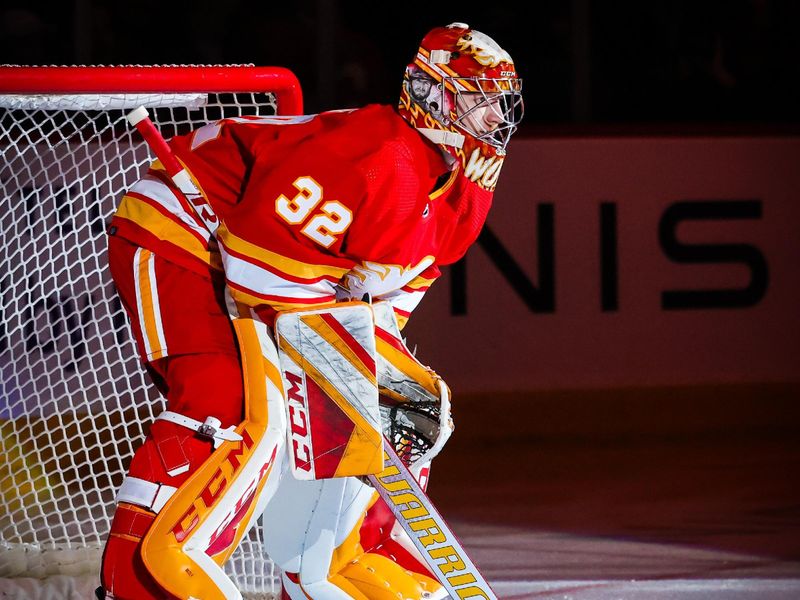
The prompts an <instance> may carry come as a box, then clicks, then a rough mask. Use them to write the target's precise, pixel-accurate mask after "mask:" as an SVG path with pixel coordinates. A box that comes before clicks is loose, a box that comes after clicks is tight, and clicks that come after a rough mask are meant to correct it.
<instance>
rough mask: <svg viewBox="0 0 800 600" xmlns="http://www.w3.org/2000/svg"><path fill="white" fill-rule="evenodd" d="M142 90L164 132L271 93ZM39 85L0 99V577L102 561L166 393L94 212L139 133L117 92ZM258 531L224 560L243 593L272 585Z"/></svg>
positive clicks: (133, 175)
mask: <svg viewBox="0 0 800 600" xmlns="http://www.w3.org/2000/svg"><path fill="white" fill-rule="evenodd" d="M149 96H150V98H149V100H148V101H147V102H146V103H147V104H148V105H149V106H150V107H155V106H158V107H160V108H155V109H151V110H150V113H151V115H152V116H153V120H154V121H155V122H156V124H157V126H158V127H159V129H160V130H161V132H162V134H163V135H164V137H166V138H169V137H171V136H173V135H175V134H176V133H182V132H185V131H188V130H189V129H191V128H193V127H196V126H197V125H199V124H202V123H205V122H208V121H212V120H216V119H219V118H222V117H223V116H224V117H230V116H240V115H251V114H258V115H264V114H275V112H276V105H275V101H274V98H273V97H272V96H271V95H268V94H254V93H246V94H245V93H237V94H211V95H208V96H206V95H202V97H201V98H200V101H198V97H197V95H194V96H184V97H182V98H181V99H179V100H176V96H175V95H171V96H169V97H168V98H166V102H164V101H163V100H165V99H164V98H162V99H161V100H159V101H156V100H155V99H154V98H153V97H152V96H153V95H149ZM43 98H44V97H42V96H36V97H34V101H33V102H32V103H27V104H26V103H24V102H20V97H15V98H14V103H13V104H6V106H12V107H13V108H6V109H0V115H1V117H0V154H2V162H1V163H0V165H1V166H0V190H2V191H1V193H0V203H2V206H1V207H0V232H2V239H0V398H2V402H0V577H17V576H23V575H24V576H26V577H46V576H50V575H55V574H59V575H73V576H86V575H90V574H98V573H99V563H100V552H101V548H102V543H103V541H104V540H105V537H106V535H107V532H108V530H109V527H110V517H111V514H112V510H113V501H114V496H115V493H116V490H117V488H118V487H119V485H120V483H121V482H122V478H123V476H124V474H125V472H126V468H127V465H128V464H129V461H130V458H131V456H132V454H133V450H134V448H135V447H137V446H138V445H139V444H140V443H141V441H142V440H143V437H144V430H145V428H146V426H147V425H148V424H149V423H150V422H151V421H152V419H153V417H154V416H155V415H156V414H158V413H159V412H160V411H162V410H163V407H164V406H163V400H162V399H161V398H160V397H159V396H158V394H157V392H156V391H155V390H154V388H153V387H152V386H151V385H149V383H148V380H147V377H146V375H145V373H144V371H143V370H142V368H141V366H140V364H139V362H138V360H137V359H136V350H135V348H134V346H133V343H132V341H131V340H132V338H131V335H130V332H129V330H128V324H127V320H126V317H125V314H124V312H123V309H122V307H121V305H120V303H119V300H118V299H117V297H116V295H115V293H114V291H113V286H112V284H111V281H110V277H109V274H108V270H107V268H106V235H105V228H106V224H107V221H108V219H109V217H110V216H111V214H112V213H113V211H114V209H115V207H116V204H117V202H118V200H119V199H120V197H121V194H122V192H123V191H124V190H125V189H126V188H127V187H128V186H130V185H131V184H132V183H133V182H134V181H136V180H137V179H138V178H139V177H140V176H141V174H143V172H144V169H145V168H146V166H147V165H148V164H149V162H150V161H151V160H152V159H151V157H150V155H149V153H148V148H147V147H146V145H145V144H144V142H143V141H141V139H140V138H139V136H138V134H137V133H136V132H135V130H133V129H132V128H130V127H128V126H127V124H126V123H125V121H124V114H125V112H126V111H125V110H120V109H121V108H123V107H126V106H128V104H126V102H127V100H125V101H123V102H122V103H119V102H117V100H119V95H117V96H115V97H113V98H110V97H99V96H97V95H95V96H92V97H88V96H87V97H80V96H60V97H58V98H55V97H54V96H48V97H47V98H45V99H43ZM112 100H113V103H112ZM129 100H130V101H131V102H133V103H134V104H133V105H134V106H135V105H137V103H138V104H141V103H142V102H141V98H133V99H130V98H129ZM86 101H89V102H91V103H90V104H88V105H87V104H85V102H86ZM75 102H78V104H82V106H80V107H78V106H77V105H75ZM70 103H72V104H73V106H72V108H67V107H68V105H69V104H70ZM187 103H188V106H190V107H191V108H186V105H187ZM165 104H166V105H168V106H169V107H165ZM87 106H88V107H90V108H87ZM259 532H260V528H259V527H254V528H253V529H252V531H251V533H250V535H249V538H247V539H245V540H244V542H243V543H242V545H241V546H240V548H239V549H238V550H237V551H236V553H235V554H234V556H233V557H232V558H231V560H230V561H229V563H228V565H227V566H226V569H227V571H228V572H229V574H231V576H232V578H233V579H234V581H235V582H236V583H237V584H238V585H239V587H240V589H241V590H242V592H244V593H245V595H246V596H247V597H262V596H264V595H269V594H271V593H274V592H275V590H276V589H277V588H276V581H275V574H274V572H273V566H272V564H271V563H270V562H269V561H268V559H267V558H266V557H265V556H264V555H263V550H262V545H261V540H260V539H259V538H260V533H259Z"/></svg>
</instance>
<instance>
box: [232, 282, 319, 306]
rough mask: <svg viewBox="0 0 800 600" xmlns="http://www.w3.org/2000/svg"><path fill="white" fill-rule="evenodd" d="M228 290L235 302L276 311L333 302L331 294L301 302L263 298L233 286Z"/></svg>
mask: <svg viewBox="0 0 800 600" xmlns="http://www.w3.org/2000/svg"><path fill="white" fill-rule="evenodd" d="M228 290H229V291H230V294H231V297H232V298H233V299H234V300H236V301H237V302H241V303H242V304H244V305H246V306H264V305H268V306H269V307H270V308H273V309H274V310H276V311H284V310H297V309H298V308H320V307H322V306H325V305H326V304H331V305H333V304H335V300H334V298H333V296H331V297H330V300H327V299H321V300H320V302H303V301H302V300H300V299H298V300H297V301H296V302H295V301H291V300H289V299H288V298H287V299H286V301H281V300H277V299H273V298H269V299H265V298H261V297H260V296H255V295H253V294H248V293H247V292H245V291H243V290H240V289H238V288H234V287H229V288H228Z"/></svg>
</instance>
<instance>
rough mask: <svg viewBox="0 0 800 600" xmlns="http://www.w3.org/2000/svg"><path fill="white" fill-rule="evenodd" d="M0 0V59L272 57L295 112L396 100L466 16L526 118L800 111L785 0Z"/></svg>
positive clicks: (736, 123) (798, 6)
mask: <svg viewBox="0 0 800 600" xmlns="http://www.w3.org/2000/svg"><path fill="white" fill-rule="evenodd" d="M0 15H1V16H0V62H2V63H10V64H168V63H204V64H217V63H254V64H256V65H281V66H286V67H288V68H290V69H292V70H293V71H294V72H295V73H296V74H297V76H298V77H299V79H300V82H301V84H302V86H303V89H304V92H305V101H306V112H317V111H320V110H325V109H330V108H343V107H349V106H356V105H360V104H364V103H367V102H392V103H393V102H394V100H395V98H396V96H397V93H398V88H399V83H400V79H401V77H402V71H403V68H404V66H405V64H406V63H407V62H408V61H409V60H410V59H411V57H412V56H413V54H414V52H415V50H416V47H417V45H418V43H419V40H420V39H421V38H422V36H423V35H424V33H425V32H426V31H427V30H429V29H430V28H431V27H433V26H438V25H445V24H448V23H450V22H453V21H464V22H467V23H469V24H470V25H471V26H472V27H474V28H475V29H478V30H480V31H483V32H484V33H487V34H489V35H490V36H492V37H494V38H495V39H496V40H497V41H498V42H499V43H500V44H501V45H502V46H503V47H504V48H505V49H506V50H508V51H509V52H510V53H511V55H512V56H513V57H514V59H515V62H516V64H517V68H518V70H519V72H520V74H521V76H522V77H523V78H524V80H525V88H524V90H525V101H526V127H527V128H528V129H529V130H530V129H534V130H536V129H537V128H538V130H541V129H546V128H548V127H551V126H556V127H557V128H558V129H559V130H560V131H564V130H565V129H566V130H568V129H570V128H577V129H580V130H583V129H587V128H588V129H592V128H599V129H604V130H609V128H610V130H613V129H614V128H622V129H624V128H626V127H629V126H631V125H633V126H635V127H639V128H641V127H643V126H644V127H645V128H647V127H650V128H655V129H658V130H662V131H663V130H665V129H666V130H669V129H671V128H674V127H677V126H679V125H680V126H681V127H683V128H685V127H687V126H688V127H692V126H697V125H702V126H705V127H712V128H717V129H725V128H728V129H730V128H733V129H735V130H742V129H751V128H753V127H755V128H756V129H763V128H767V129H770V130H773V131H774V130H786V131H792V132H795V133H796V132H797V131H798V129H799V128H798V124H800V118H798V115H800V110H799V109H798V107H799V106H800V35H798V34H799V33H800V2H797V1H795V0H647V1H641V0H639V1H631V0H623V1H614V2H608V1H605V2H604V1H600V0H594V1H592V0H549V1H531V2H519V3H517V2H507V1H506V2H486V1H485V2H481V3H478V2H458V3H448V2H425V3H414V4H405V3H404V4H403V5H402V6H401V4H400V3H385V2H362V1H344V0H340V1H336V0H303V1H299V2H283V3H276V2H268V1H264V0H262V1H258V2H256V1H251V0H194V1H192V2H165V1H164V0H160V1H155V0H139V1H138V2H135V3H134V2H101V1H100V0H67V1H65V0H33V1H28V2H19V1H18V0H9V1H7V2H5V3H4V8H3V9H2V10H1V11H0Z"/></svg>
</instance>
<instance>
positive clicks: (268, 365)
mask: <svg viewBox="0 0 800 600" xmlns="http://www.w3.org/2000/svg"><path fill="white" fill-rule="evenodd" d="M235 327H236V329H237V332H238V336H239V339H240V344H241V355H242V366H240V365H239V363H238V359H235V360H236V363H235V373H236V380H237V382H238V383H236V384H234V385H231V386H230V389H231V390H233V393H234V395H236V390H238V396H239V397H238V398H237V399H236V402H235V403H231V404H232V406H235V408H232V407H231V404H229V403H226V402H219V400H218V401H217V402H214V401H213V398H209V397H208V396H205V395H202V394H201V395H200V396H199V398H200V401H198V402H194V401H192V399H191V396H192V395H193V394H194V393H199V391H198V390H196V389H193V388H194V387H195V384H194V383H193V382H190V381H186V377H187V374H186V373H180V375H181V377H180V381H181V384H183V385H180V384H179V385H178V386H174V387H173V388H172V389H177V390H178V392H179V393H178V392H176V398H177V399H178V400H179V401H173V398H172V397H170V401H169V408H170V409H171V410H170V412H169V413H167V414H166V415H165V416H166V418H160V419H158V420H156V422H155V423H154V424H153V426H152V427H151V431H150V434H149V436H148V440H147V442H146V443H145V444H144V445H143V446H142V447H141V448H140V449H139V451H138V452H137V454H136V456H135V459H134V461H133V462H132V466H131V477H129V479H128V480H126V482H125V483H124V484H123V486H122V488H121V489H120V497H119V500H120V504H119V506H118V509H117V515H116V516H115V519H114V525H113V526H112V532H111V535H110V537H109V541H108V543H107V545H106V550H105V553H104V560H103V577H102V578H103V586H104V588H105V589H106V590H107V591H108V592H110V593H111V594H112V595H113V597H114V598H117V599H122V600H127V599H131V600H133V599H136V600H144V599H151V598H152V599H159V600H160V599H162V598H175V597H177V598H190V597H194V598H204V599H205V598H208V599H223V598H226V599H230V598H240V597H241V596H240V594H239V592H238V590H236V588H235V586H234V585H233V583H232V582H231V581H230V580H229V579H228V578H227V576H226V575H225V574H224V572H223V571H222V569H221V565H222V564H223V563H224V561H225V560H226V559H227V558H228V557H229V556H230V554H231V553H232V552H233V550H234V549H235V548H236V546H237V545H238V542H239V540H240V539H241V537H242V536H243V535H244V534H245V533H246V531H247V529H249V527H250V526H251V525H252V523H253V521H254V520H255V517H256V516H257V515H258V514H259V513H260V512H261V510H263V505H264V503H265V501H266V499H267V497H268V495H269V493H271V490H272V489H273V488H274V486H275V484H276V480H277V478H276V477H271V476H270V475H271V474H272V465H273V462H274V460H275V458H276V456H277V455H278V452H279V451H280V450H281V448H282V446H283V440H284V436H285V420H284V416H283V406H282V400H281V399H282V393H283V392H282V389H281V381H280V373H279V371H278V368H277V367H276V366H275V365H276V364H277V354H276V353H275V347H274V344H273V343H272V341H271V339H270V338H269V334H268V332H267V330H266V327H265V326H264V325H263V324H260V323H258V324H257V323H254V322H252V321H250V320H245V319H242V320H239V321H237V322H236V323H235ZM262 336H264V337H262ZM180 358H183V357H180ZM176 363H180V360H179V357H172V358H171V359H170V363H168V364H169V366H168V367H167V369H166V370H165V371H164V373H163V374H164V379H165V381H166V382H167V383H169V382H170V378H171V376H170V372H169V371H170V369H171V368H172V367H174V366H175V364H176ZM194 366H195V367H196V366H197V365H194ZM242 372H244V373H245V374H246V377H245V380H244V388H243V387H242ZM219 373H220V372H219V371H217V372H214V371H213V370H211V369H209V368H208V365H206V367H205V368H200V369H197V370H196V371H195V372H194V373H193V375H194V378H195V379H194V381H197V379H198V378H204V376H205V375H207V374H211V375H212V376H217V375H219ZM205 389H206V390H211V391H213V390H214V387H213V385H212V383H211V382H209V386H208V387H206V388H205ZM243 399H244V400H243ZM204 403H206V404H208V405H214V406H215V407H216V410H215V411H214V412H212V413H210V414H209V413H206V414H205V415H204V414H203V412H202V411H204V409H203V408H202V406H203V404H204ZM198 406H200V408H197V407H198ZM243 406H244V411H243V408H242V407H243ZM178 410H182V411H183V413H180V412H178ZM243 412H244V417H245V418H244V420H242V413H243ZM186 413H189V414H186ZM209 416H211V417H212V418H210V419H209V418H208V417H209ZM234 425H235V427H233V426H234ZM215 447H216V449H215ZM137 505H138V506H137Z"/></svg>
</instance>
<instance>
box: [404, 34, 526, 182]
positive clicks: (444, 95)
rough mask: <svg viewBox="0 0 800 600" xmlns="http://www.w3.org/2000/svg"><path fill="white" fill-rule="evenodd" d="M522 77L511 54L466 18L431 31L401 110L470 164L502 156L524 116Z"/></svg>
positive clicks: (408, 77) (409, 72) (408, 78)
mask: <svg viewBox="0 0 800 600" xmlns="http://www.w3.org/2000/svg"><path fill="white" fill-rule="evenodd" d="M521 91H522V80H521V79H519V78H518V77H517V72H516V69H515V68H514V62H513V61H512V60H511V57H510V56H509V55H508V53H507V52H506V51H505V50H503V49H502V48H501V47H500V46H499V45H498V44H497V42H495V41H494V40H493V39H492V38H490V37H489V36H488V35H485V34H483V33H481V32H480V31H475V30H474V29H470V28H469V26H468V25H466V24H464V23H452V24H450V25H448V26H447V27H438V28H436V29H433V30H432V31H430V32H429V33H428V34H427V35H426V36H425V37H424V39H423V40H422V43H421V44H420V47H419V50H418V51H417V55H416V57H415V58H414V60H413V62H412V63H411V64H409V65H408V67H406V72H405V77H404V79H403V90H402V93H401V95H400V103H399V112H400V114H401V115H402V117H403V118H404V119H405V120H406V121H408V122H409V123H410V124H411V125H412V126H413V127H415V128H417V129H418V130H419V131H420V133H422V134H423V135H425V136H426V137H428V138H429V139H431V140H432V141H433V142H435V143H437V144H439V145H440V146H441V147H442V148H443V149H444V150H445V151H446V152H447V153H449V154H450V155H452V156H453V157H455V158H456V159H457V160H459V161H460V162H461V164H462V165H463V166H464V167H465V168H467V165H468V164H469V163H473V164H474V163H475V162H481V161H487V160H491V159H493V158H494V159H495V160H502V157H504V156H505V152H506V146H507V145H508V141H509V139H510V138H511V135H512V134H513V133H514V131H516V129H517V125H518V124H519V122H520V120H521V119H522V114H523V103H522V93H521Z"/></svg>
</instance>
